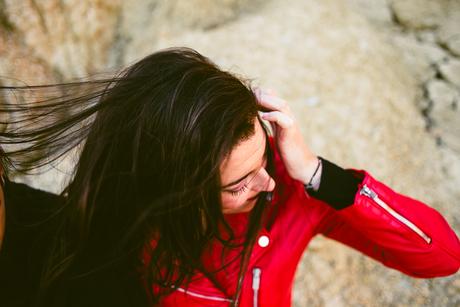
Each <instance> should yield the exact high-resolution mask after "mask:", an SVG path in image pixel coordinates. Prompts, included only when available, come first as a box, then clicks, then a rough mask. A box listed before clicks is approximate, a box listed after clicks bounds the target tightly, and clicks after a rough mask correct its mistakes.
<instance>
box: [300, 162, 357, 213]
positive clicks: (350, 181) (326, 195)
mask: <svg viewBox="0 0 460 307" xmlns="http://www.w3.org/2000/svg"><path fill="white" fill-rule="evenodd" d="M319 158H320V159H321V160H322V164H323V169H322V173H321V181H320V185H319V189H318V191H316V192H315V191H313V190H310V189H308V190H307V193H308V195H310V196H312V197H314V198H316V199H319V200H322V201H324V202H326V203H327V204H329V205H330V206H331V207H333V208H334V209H336V210H339V209H344V208H346V207H348V206H351V205H352V204H353V203H354V200H355V195H356V192H357V191H358V185H359V184H360V183H361V182H362V179H359V178H357V177H355V176H353V174H352V173H351V171H347V170H345V169H343V168H341V167H340V166H338V165H336V164H334V163H332V162H330V161H328V160H326V159H324V158H322V157H319Z"/></svg>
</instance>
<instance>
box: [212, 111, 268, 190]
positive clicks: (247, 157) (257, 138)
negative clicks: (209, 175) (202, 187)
mask: <svg viewBox="0 0 460 307" xmlns="http://www.w3.org/2000/svg"><path fill="white" fill-rule="evenodd" d="M265 142H266V136H265V133H264V131H263V128H262V126H261V125H260V123H259V121H258V120H255V127H254V134H253V135H252V136H251V137H250V138H249V139H247V140H244V141H242V142H240V143H239V144H238V145H236V146H235V148H233V150H232V151H231V153H230V155H228V156H227V158H226V159H225V160H224V161H223V163H222V164H221V166H220V174H221V182H222V184H223V185H225V184H227V183H229V182H233V181H234V180H237V179H239V178H240V177H241V176H244V175H246V174H247V173H248V172H250V171H252V170H254V168H255V167H257V166H260V163H261V160H262V159H263V157H264V153H265Z"/></svg>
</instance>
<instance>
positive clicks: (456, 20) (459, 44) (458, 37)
mask: <svg viewBox="0 0 460 307" xmlns="http://www.w3.org/2000/svg"><path fill="white" fill-rule="evenodd" d="M437 37H438V41H439V42H440V43H441V44H442V45H443V46H445V47H446V48H447V49H448V50H449V51H450V52H452V54H454V55H456V56H460V9H459V10H454V11H453V12H452V13H451V14H449V16H448V18H446V20H445V21H444V22H443V23H442V24H441V27H440V28H439V30H438V32H437Z"/></svg>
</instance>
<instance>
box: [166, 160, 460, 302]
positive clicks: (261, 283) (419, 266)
mask: <svg viewBox="0 0 460 307" xmlns="http://www.w3.org/2000/svg"><path fill="white" fill-rule="evenodd" d="M275 166H276V175H275V181H276V183H277V186H276V190H275V191H274V197H273V200H272V204H273V203H279V204H280V206H279V209H278V210H279V211H278V212H277V215H276V218H275V219H274V222H273V224H271V227H270V229H267V228H263V229H262V230H261V231H260V233H259V235H258V239H257V241H256V243H255V246H254V248H253V250H252V254H251V256H250V260H249V266H248V270H247V271H246V273H245V276H244V281H243V287H242V292H241V295H240V298H239V301H238V305H239V306H242V307H246V306H264V307H265V306H276V307H279V306H290V305H291V289H292V284H293V279H294V273H295V271H296V267H297V264H298V262H299V260H300V258H301V255H302V253H303V252H304V250H305V248H306V247H307V245H308V243H309V242H310V240H311V239H312V238H313V237H314V236H315V235H317V234H323V235H325V236H327V237H329V238H332V239H334V240H337V241H339V242H342V243H344V244H346V245H348V246H351V247H353V248H355V249H357V250H359V251H361V252H362V253H364V254H366V255H368V256H369V257H372V258H374V259H376V260H377V261H379V262H381V263H383V264H384V265H385V266H387V267H390V268H394V269H396V270H399V271H401V272H403V273H405V274H408V275H410V276H413V277H421V278H431V277H438V276H445V275H449V274H453V273H455V272H456V271H457V270H458V269H459V267H460V242H459V239H458V238H457V236H456V235H455V233H454V231H453V230H452V229H451V228H450V227H449V225H448V224H447V222H446V221H445V219H444V218H443V217H442V216H441V215H440V214H439V213H438V212H437V211H436V210H434V209H432V208H430V207H428V206H427V205H425V204H423V203H422V202H420V201H417V200H415V199H412V198H410V197H407V196H404V195H402V194H399V193H397V192H395V191H393V190H392V189H391V188H389V187H388V186H386V185H385V184H383V183H381V182H379V181H377V180H376V179H374V178H373V177H372V176H371V175H370V174H369V173H368V172H366V171H363V170H354V169H353V170H350V171H352V172H353V174H354V175H356V176H358V177H360V178H362V182H361V183H360V184H359V188H358V192H357V193H356V195H355V198H354V204H353V205H351V206H349V207H347V208H345V209H342V210H335V209H333V208H332V207H331V206H329V205H328V204H326V203H325V202H323V201H320V200H318V199H315V198H313V197H311V196H309V195H308V194H307V193H306V192H305V190H304V186H303V185H302V184H301V183H300V182H298V181H295V180H293V179H291V178H290V177H289V175H288V174H287V172H286V170H285V168H284V165H283V163H282V161H281V159H280V157H279V155H277V154H276V153H275ZM269 206H270V205H269ZM226 218H227V221H228V222H229V223H230V225H231V226H232V227H233V229H234V231H235V232H236V233H237V234H241V233H242V232H243V231H244V226H245V225H246V222H247V219H248V215H247V214H234V215H228V216H226ZM221 250H222V247H221V246H220V245H219V243H214V244H213V245H212V246H211V248H210V250H209V251H208V253H207V255H206V256H205V258H204V259H205V261H206V264H208V265H209V266H210V267H213V265H214V264H215V265H217V264H218V263H221V258H220V257H221ZM236 254H237V251H233V252H230V253H228V257H232V256H235V255H236ZM229 259H230V258H229ZM239 265H240V264H239V263H238V261H234V263H232V265H230V266H229V267H227V268H226V269H225V270H222V271H220V272H218V273H217V275H216V278H217V280H218V281H219V282H220V284H221V285H222V286H223V287H224V288H225V289H226V291H225V293H224V291H221V290H218V289H217V288H216V287H215V286H214V285H213V283H211V282H210V281H209V280H208V279H206V278H205V277H203V276H200V274H197V276H195V278H194V279H193V281H192V282H191V283H190V284H189V285H188V287H181V288H179V289H177V290H175V291H174V292H172V293H171V294H169V295H167V296H166V297H164V298H163V299H162V300H161V302H160V305H161V306H229V305H230V302H231V300H232V296H233V295H234V291H235V285H236V283H237V280H236V279H237V276H238V270H239Z"/></svg>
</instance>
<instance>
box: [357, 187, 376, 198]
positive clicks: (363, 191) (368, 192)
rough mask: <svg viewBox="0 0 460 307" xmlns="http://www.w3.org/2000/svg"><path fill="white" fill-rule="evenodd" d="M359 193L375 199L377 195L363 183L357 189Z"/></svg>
mask: <svg viewBox="0 0 460 307" xmlns="http://www.w3.org/2000/svg"><path fill="white" fill-rule="evenodd" d="M359 194H361V195H365V196H367V197H370V198H372V199H375V198H376V197H377V193H375V192H374V191H372V190H371V189H369V187H368V186H367V185H363V187H362V188H361V190H360V191H359Z"/></svg>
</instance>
